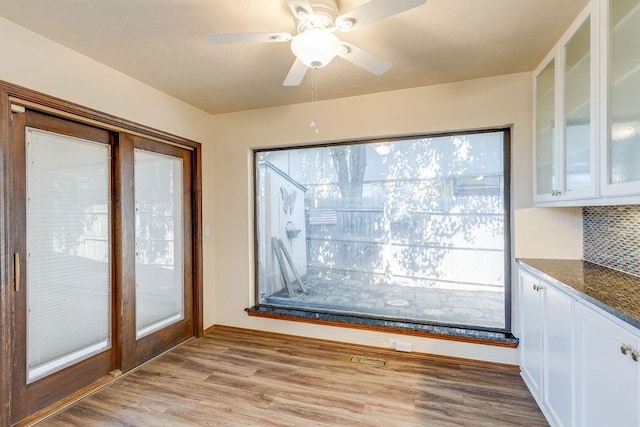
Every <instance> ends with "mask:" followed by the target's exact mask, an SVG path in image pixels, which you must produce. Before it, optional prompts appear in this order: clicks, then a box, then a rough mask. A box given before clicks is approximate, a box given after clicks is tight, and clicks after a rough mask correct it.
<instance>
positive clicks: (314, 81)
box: [309, 68, 320, 135]
mask: <svg viewBox="0 0 640 427" xmlns="http://www.w3.org/2000/svg"><path fill="white" fill-rule="evenodd" d="M317 103H318V69H317V68H313V69H312V70H311V123H309V127H310V128H311V129H313V131H314V133H315V134H316V135H318V134H319V133H320V131H319V130H318V126H317V125H316V121H315V118H316V104H317Z"/></svg>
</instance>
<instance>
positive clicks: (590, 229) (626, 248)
mask: <svg viewBox="0 0 640 427" xmlns="http://www.w3.org/2000/svg"><path fill="white" fill-rule="evenodd" d="M582 226H583V233H584V243H583V248H584V249H583V250H584V260H585V261H589V262H592V263H594V264H599V265H602V266H604V267H609V268H613V269H616V270H620V271H624V272H625V273H631V274H635V275H637V276H640V205H626V206H590V207H585V208H583V209H582Z"/></svg>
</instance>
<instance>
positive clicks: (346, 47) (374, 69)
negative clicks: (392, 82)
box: [338, 42, 393, 76]
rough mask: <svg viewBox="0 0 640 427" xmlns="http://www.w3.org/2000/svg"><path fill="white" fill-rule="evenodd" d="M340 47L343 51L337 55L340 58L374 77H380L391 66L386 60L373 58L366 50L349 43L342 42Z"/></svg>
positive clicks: (377, 57)
mask: <svg viewBox="0 0 640 427" xmlns="http://www.w3.org/2000/svg"><path fill="white" fill-rule="evenodd" d="M342 47H343V49H342V50H341V51H340V53H338V56H339V57H340V58H343V59H346V60H347V61H349V62H351V63H352V64H355V65H357V66H358V67H362V68H364V69H365V70H367V71H369V72H370V73H373V74H375V75H376V76H381V75H382V74H384V73H386V72H387V71H388V70H389V68H391V66H392V65H393V64H391V62H389V61H387V60H386V59H382V58H380V57H379V56H375V55H374V54H372V53H369V52H367V51H366V50H362V49H360V48H359V47H357V46H354V45H352V44H350V43H346V42H342Z"/></svg>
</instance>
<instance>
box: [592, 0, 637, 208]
mask: <svg viewBox="0 0 640 427" xmlns="http://www.w3.org/2000/svg"><path fill="white" fill-rule="evenodd" d="M600 15H601V17H602V22H603V25H602V29H601V31H602V35H601V39H602V40H604V41H605V43H602V49H603V52H602V55H603V58H607V59H608V60H607V61H603V64H602V67H601V73H602V74H603V75H604V76H605V78H606V80H605V81H606V85H605V88H606V95H607V96H606V97H605V98H604V100H605V101H606V102H604V103H603V104H604V107H606V108H604V110H603V111H602V112H601V114H602V116H603V117H605V118H606V128H605V130H606V132H605V135H604V137H603V139H604V140H605V141H606V144H603V147H604V150H603V153H602V157H603V158H604V159H605V162H604V171H605V173H604V174H603V176H602V179H603V182H602V195H603V196H619V195H637V194H640V0H608V1H601V4H600Z"/></svg>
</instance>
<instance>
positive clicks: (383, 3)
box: [336, 0, 427, 31]
mask: <svg viewBox="0 0 640 427" xmlns="http://www.w3.org/2000/svg"><path fill="white" fill-rule="evenodd" d="M426 1H427V0H371V1H369V2H368V3H365V4H363V5H362V6H360V7H356V8H355V9H353V10H351V11H349V12H347V13H344V14H342V15H340V16H338V17H337V18H336V27H337V28H338V29H339V30H340V31H352V30H355V29H356V28H360V27H363V26H365V25H368V24H371V23H372V22H376V21H379V20H381V19H384V18H388V17H389V16H393V15H397V14H398V13H402V12H405V11H407V10H409V9H413V8H414V7H418V6H420V5H423V4H425V3H426Z"/></svg>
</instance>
